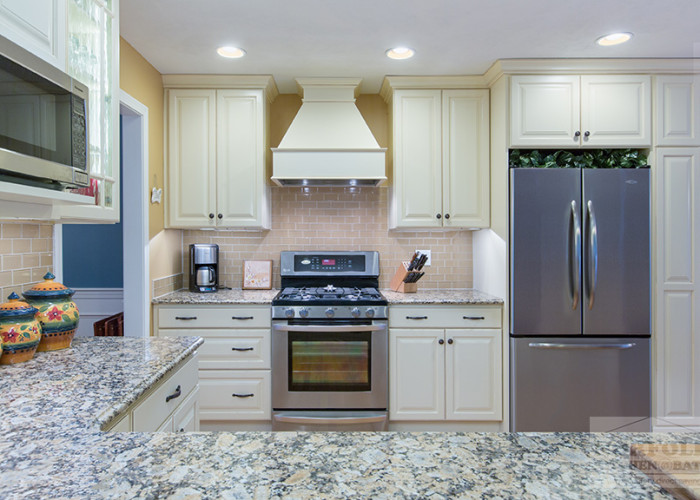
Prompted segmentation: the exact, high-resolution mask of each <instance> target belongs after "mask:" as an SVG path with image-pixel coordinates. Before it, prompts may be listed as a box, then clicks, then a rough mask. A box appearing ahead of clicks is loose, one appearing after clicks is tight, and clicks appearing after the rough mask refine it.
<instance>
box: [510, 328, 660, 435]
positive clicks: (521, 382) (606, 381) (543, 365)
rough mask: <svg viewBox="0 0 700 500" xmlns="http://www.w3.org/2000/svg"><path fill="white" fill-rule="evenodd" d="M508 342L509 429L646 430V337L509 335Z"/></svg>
mask: <svg viewBox="0 0 700 500" xmlns="http://www.w3.org/2000/svg"><path fill="white" fill-rule="evenodd" d="M510 347H511V351H510V353H511V360H510V363H511V367H510V368H511V372H510V373H511V386H510V391H511V392H510V411H511V430H513V431H541V432H555V431H561V432H588V431H649V430H650V427H651V419H650V411H651V378H650V370H649V366H650V357H649V356H650V354H649V349H650V339H649V338H638V337H622V338H569V337H529V338H511V346H510Z"/></svg>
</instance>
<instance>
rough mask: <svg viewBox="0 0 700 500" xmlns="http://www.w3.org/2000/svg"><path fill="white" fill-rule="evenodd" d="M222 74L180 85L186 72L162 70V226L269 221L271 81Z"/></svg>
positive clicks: (251, 225) (264, 225)
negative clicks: (165, 103) (164, 152)
mask: <svg viewBox="0 0 700 500" xmlns="http://www.w3.org/2000/svg"><path fill="white" fill-rule="evenodd" d="M226 78H227V80H226V81H225V82H223V81H222V80H221V79H214V80H211V79H207V77H203V80H202V82H209V88H203V87H202V86H201V85H198V86H197V88H183V86H187V85H188V83H189V84H192V83H195V82H193V80H192V78H191V77H189V78H188V79H187V80H183V79H182V78H178V77H177V76H176V75H169V76H166V77H164V82H165V86H166V88H167V89H168V90H167V99H168V106H167V110H166V112H167V121H166V123H167V127H168V129H167V140H168V142H167V152H168V160H167V162H168V168H167V175H168V189H167V190H166V193H165V196H166V211H167V214H168V220H167V227H171V228H193V227H194V228H205V227H221V228H224V227H226V228H236V227H238V228H257V229H268V228H269V227H270V196H269V184H268V182H267V179H268V178H269V155H268V153H267V152H268V151H269V147H268V135H267V122H268V115H269V102H270V101H271V100H272V98H274V95H275V94H274V93H275V92H276V89H275V88H274V83H273V81H272V78H271V77H269V76H262V77H244V79H238V78H237V77H226ZM214 82H218V83H219V84H221V85H224V84H228V85H231V86H244V85H245V86H246V87H247V88H215V85H214ZM173 86H176V87H177V88H172V87H173Z"/></svg>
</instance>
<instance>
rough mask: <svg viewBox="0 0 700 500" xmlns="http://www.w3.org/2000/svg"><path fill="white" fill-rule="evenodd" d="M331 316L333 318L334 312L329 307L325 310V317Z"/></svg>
mask: <svg viewBox="0 0 700 500" xmlns="http://www.w3.org/2000/svg"><path fill="white" fill-rule="evenodd" d="M333 316H335V311H334V310H333V308H332V307H329V308H328V309H326V317H327V318H332V317H333Z"/></svg>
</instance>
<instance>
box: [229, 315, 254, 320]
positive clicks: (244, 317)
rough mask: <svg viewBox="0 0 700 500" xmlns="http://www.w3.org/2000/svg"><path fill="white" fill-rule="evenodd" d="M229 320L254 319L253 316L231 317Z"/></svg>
mask: <svg viewBox="0 0 700 500" xmlns="http://www.w3.org/2000/svg"><path fill="white" fill-rule="evenodd" d="M231 319H240V320H246V319H255V316H231Z"/></svg>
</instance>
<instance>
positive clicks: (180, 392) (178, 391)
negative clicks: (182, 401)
mask: <svg viewBox="0 0 700 500" xmlns="http://www.w3.org/2000/svg"><path fill="white" fill-rule="evenodd" d="M181 394H182V390H181V389H180V386H179V385H178V386H177V388H176V389H175V392H173V393H172V394H171V395H170V396H165V402H166V403H167V402H169V401H170V400H171V399H175V398H179V397H180V395H181Z"/></svg>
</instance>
